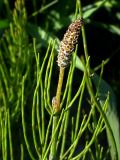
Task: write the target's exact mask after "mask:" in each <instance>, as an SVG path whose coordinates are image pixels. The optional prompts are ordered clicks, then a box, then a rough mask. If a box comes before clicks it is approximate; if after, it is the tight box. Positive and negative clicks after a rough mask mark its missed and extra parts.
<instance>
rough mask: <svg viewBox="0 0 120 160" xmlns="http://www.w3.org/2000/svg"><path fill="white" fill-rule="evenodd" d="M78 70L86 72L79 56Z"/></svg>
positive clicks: (77, 59) (77, 60)
mask: <svg viewBox="0 0 120 160" xmlns="http://www.w3.org/2000/svg"><path fill="white" fill-rule="evenodd" d="M76 68H78V69H79V70H81V71H84V66H83V64H82V62H81V60H80V58H79V57H78V56H77V57H76Z"/></svg>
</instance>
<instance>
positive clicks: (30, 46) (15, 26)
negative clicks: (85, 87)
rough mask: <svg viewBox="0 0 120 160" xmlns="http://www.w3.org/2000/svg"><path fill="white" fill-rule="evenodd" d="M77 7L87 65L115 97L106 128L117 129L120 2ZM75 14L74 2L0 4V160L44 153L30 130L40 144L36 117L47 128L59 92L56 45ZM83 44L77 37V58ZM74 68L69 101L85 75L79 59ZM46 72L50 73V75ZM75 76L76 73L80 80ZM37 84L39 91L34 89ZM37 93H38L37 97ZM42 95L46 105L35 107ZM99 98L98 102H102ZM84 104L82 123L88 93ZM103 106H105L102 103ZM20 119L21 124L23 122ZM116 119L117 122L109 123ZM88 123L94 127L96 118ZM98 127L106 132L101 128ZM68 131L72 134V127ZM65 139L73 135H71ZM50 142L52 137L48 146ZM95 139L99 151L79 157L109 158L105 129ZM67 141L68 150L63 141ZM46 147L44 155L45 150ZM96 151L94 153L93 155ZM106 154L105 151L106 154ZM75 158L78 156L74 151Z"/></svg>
mask: <svg viewBox="0 0 120 160" xmlns="http://www.w3.org/2000/svg"><path fill="white" fill-rule="evenodd" d="M81 3H82V10H83V18H84V20H85V31H86V38H87V45H88V53H89V55H90V57H91V58H90V65H91V68H92V69H93V71H94V72H96V73H97V74H98V75H99V74H101V73H102V74H101V75H100V76H99V77H100V78H104V79H105V80H106V81H107V82H109V83H110V85H111V88H110V89H112V91H111V93H112V92H113V91H114V92H115V95H114V93H112V95H113V96H112V98H113V99H112V102H111V103H110V105H111V104H113V105H112V107H114V109H113V108H112V107H111V108H112V109H110V113H111V114H113V115H112V116H108V119H109V123H110V124H111V122H112V123H113V124H112V125H111V127H112V126H114V125H115V124H117V125H118V126H119V121H118V116H117V113H119V112H120V109H119V108H120V106H119V104H120V100H119V96H120V92H119V90H120V83H119V82H120V67H119V62H120V53H119V52H120V26H119V24H120V11H119V8H120V2H119V1H117V0H99V1H98V0H96V1H95V0H93V1H87V0H85V1H81ZM76 10H77V1H72V0H67V1H65V0H55V1H52V0H49V1H48V0H47V1H46V0H41V1H38V0H30V1H28V0H26V1H23V0H16V1H12V0H11V1H9V0H1V1H0V159H3V160H7V159H18V155H21V157H20V156H19V157H20V158H19V159H21V160H22V159H31V158H30V157H33V155H31V153H33V154H34V155H36V156H35V159H38V157H39V159H41V156H37V154H36V151H37V153H38V155H39V153H41V152H42V151H41V150H39V149H40V148H41V147H38V146H34V145H33V143H35V144H36V142H33V141H34V140H35V138H34V130H35V132H37V135H36V139H38V138H40V142H41V141H42V140H43V139H44V138H43V137H44V135H45V133H41V131H39V127H38V126H39V123H40V121H39V115H37V113H39V112H40V113H41V117H42V116H43V117H44V123H42V125H41V127H42V131H43V130H44V129H43V128H44V127H45V128H46V127H47V125H48V122H49V123H50V114H51V112H52V106H51V100H52V97H53V96H55V92H56V87H57V80H58V72H59V69H58V67H57V64H56V60H57V50H58V45H59V42H60V40H61V39H62V37H63V34H64V33H65V31H66V29H67V27H68V26H69V24H70V23H71V22H72V21H74V19H75V13H76V12H77V11H76ZM33 38H34V39H33ZM82 43H83V42H82V39H81V38H80V39H79V44H78V51H77V54H78V57H81V56H83V55H84V48H83V44H82ZM53 54H54V55H53ZM78 57H77V58H78ZM73 59H74V58H73ZM102 60H104V61H105V64H104V65H105V66H104V72H101V66H102V65H101V62H102ZM73 61H74V60H73ZM44 63H45V64H44ZM75 63H76V65H75V66H76V68H78V69H75V71H74V78H73V86H72V88H73V92H72V94H71V97H72V98H73V96H74V95H75V94H76V92H77V90H78V87H79V83H80V81H82V78H80V77H82V74H83V73H82V72H80V70H82V69H81V68H82V67H81V66H80V64H82V62H81V61H80V59H79V58H78V60H77V61H76V62H75ZM43 64H44V65H43ZM77 64H78V65H77ZM42 66H43V68H42ZM75 66H74V65H73V66H72V67H73V68H74V67H75ZM68 68H69V67H68ZM47 69H48V70H47ZM46 70H47V71H46ZM71 70H72V69H71ZM73 70H74V69H73ZM83 70H84V69H83ZM49 72H50V74H48V73H49ZM69 72H70V71H69V69H67V70H66V75H65V84H64V85H63V88H64V89H65V87H66V82H67V80H68V79H67V76H68V73H69ZM52 73H54V74H52ZM47 74H48V75H47ZM78 74H80V77H79V76H78ZM39 77H40V78H39ZM45 77H46V78H45ZM96 77H97V76H96ZM96 77H93V83H94V85H95V86H96V85H98V79H99V78H98V79H97V80H96ZM68 78H69V77H68ZM51 79H52V80H51ZM71 79H72V78H71ZM96 83H97V84H96ZM103 83H104V82H103ZM103 83H102V84H103ZM39 84H40V88H39V89H36V88H37V86H39ZM47 84H48V86H47ZM50 86H51V87H50ZM45 87H46V88H45ZM100 87H103V88H104V87H106V84H103V86H102V85H100ZM103 88H102V89H101V90H100V91H99V93H100V94H103V95H105V94H106V93H107V91H108V90H109V91H110V89H109V87H108V84H107V91H106V92H104V91H105V90H104V91H103ZM36 90H40V91H39V93H38V92H37V91H36ZM44 91H45V92H44ZM48 92H49V94H48V95H42V93H43V94H44V93H46V94H47V93H48ZM62 94H63V93H62ZM45 96H46V97H47V101H45V102H42V101H41V102H39V100H38V99H42V100H43V101H44V97H45ZM100 96H101V95H100ZM100 96H99V98H100V99H102V98H101V97H100ZM114 97H115V98H114ZM72 98H70V99H72ZM84 99H85V101H87V102H84V103H85V104H84V103H83V106H85V108H82V109H81V110H82V111H81V119H82V118H83V119H84V118H85V117H84V116H85V114H88V113H89V112H90V108H88V106H89V105H90V106H92V103H91V102H89V96H88V93H85V95H84ZM116 99H117V104H116ZM37 102H39V103H41V106H42V105H43V106H44V103H45V106H49V107H46V108H45V109H46V110H47V111H44V113H43V110H42V111H39V109H40V108H39V106H40V104H37ZM103 102H106V99H105V100H104V101H103ZM64 103H65V102H64ZM89 103H90V104H89ZM101 103H102V102H101ZM76 104H78V101H76ZM108 104H109V103H108ZM35 105H36V106H38V108H37V109H36V111H34V108H33V106H35ZM21 106H22V107H21ZM23 106H24V108H23ZM103 106H104V105H103ZM108 106H109V105H108ZM105 108H106V106H105ZM113 110H115V118H112V119H111V117H114V112H113ZM34 112H36V115H37V118H38V119H37V121H38V126H37V125H34V114H33V113H34ZM72 112H73V115H72V117H74V115H75V113H74V112H75V110H73V108H72ZM95 113H96V114H98V115H99V113H98V112H96V111H95ZM23 114H24V115H23ZM99 116H100V115H99ZM31 117H32V118H33V119H32V118H31ZM24 118H25V123H24V121H23V120H24ZM35 118H36V117H35ZM61 118H62V117H61ZM97 120H98V119H97ZM114 120H115V122H113V121H114ZM92 121H93V122H94V118H93V120H92ZM42 122H43V121H42ZM84 124H85V123H84ZM24 125H25V126H24ZM94 125H95V124H94ZM117 125H116V126H117ZM24 127H25V128H24ZM91 127H92V126H91V123H90V126H89V127H88V128H87V129H86V132H85V137H84V138H83V140H82V141H81V143H82V147H83V144H84V143H85V142H86V144H87V141H89V137H90V136H91V134H92V129H93V128H94V127H93V128H92V129H91ZM102 127H103V128H104V124H103V126H102ZM102 127H101V128H102ZM31 128H32V129H31ZM24 129H25V132H27V134H26V135H27V138H26V137H25V136H26V135H25V134H24V133H25V132H24V131H23V130H24ZM68 129H71V126H69V127H68ZM31 130H32V131H31ZM90 130H91V133H90ZM114 130H115V129H114ZM116 130H117V131H116V133H117V134H116V133H114V136H115V137H117V138H118V137H119V133H118V132H119V129H116ZM23 132H24V133H23ZM32 132H33V133H32ZM50 132H51V130H50ZM40 133H41V135H40ZM32 134H33V137H32ZM39 135H40V137H39ZM68 136H69V137H70V136H71V134H70V133H69V132H68ZM108 137H109V136H108ZM117 138H116V141H117ZM49 139H50V136H49V138H48V141H49ZM68 139H69V138H68ZM108 139H109V138H108ZM97 140H98V141H101V143H100V144H99V143H98V142H95V144H97V145H98V144H99V145H98V146H97V147H96V146H92V147H91V148H90V149H89V154H88V155H85V156H83V158H86V157H87V158H88V157H89V158H90V159H95V158H98V157H99V156H100V155H101V159H103V158H104V159H107V158H110V152H109V147H108V143H109V142H107V136H106V131H105V130H104V129H103V132H102V136H101V137H100V138H98V139H96V141H97ZM27 141H28V142H29V145H28V142H27ZM36 141H37V140H36ZM66 141H67V144H68V146H69V140H67V138H66ZM118 142H119V139H118ZM26 144H27V145H26ZM48 144H49V143H47V145H48ZM118 145H119V144H118ZM8 146H9V147H8ZM26 146H27V147H26ZM39 146H40V144H39ZM101 146H102V147H101ZM95 147H96V148H95ZM45 148H46V150H47V147H46V146H45ZM66 148H67V146H66ZM95 149H96V152H95V153H94V150H95ZM46 150H45V151H44V154H45V152H46ZM78 150H79V149H78ZM80 150H81V148H80ZM104 150H107V151H106V152H105V151H104ZM75 154H77V149H76V152H75ZM119 154H120V153H119ZM33 159H34V158H33Z"/></svg>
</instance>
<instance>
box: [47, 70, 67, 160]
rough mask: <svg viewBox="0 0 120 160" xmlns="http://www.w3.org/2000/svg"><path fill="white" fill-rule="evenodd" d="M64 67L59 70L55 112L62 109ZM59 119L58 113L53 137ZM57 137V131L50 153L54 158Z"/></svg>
mask: <svg viewBox="0 0 120 160" xmlns="http://www.w3.org/2000/svg"><path fill="white" fill-rule="evenodd" d="M64 71H65V69H64V68H60V72H59V80H58V86H57V92H56V97H55V98H56V101H57V105H54V104H53V111H54V112H55V113H58V112H59V111H60V96H61V90H62V84H63V78H64ZM58 120H59V115H58V114H56V115H55V116H54V117H53V126H52V138H53V135H54V132H55V129H56V126H57V124H58ZM57 138H58V133H57V131H56V134H55V135H54V140H53V143H52V146H51V153H50V158H51V159H52V160H55V159H56V152H57Z"/></svg>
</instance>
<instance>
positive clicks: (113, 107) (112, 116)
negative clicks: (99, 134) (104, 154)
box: [92, 73, 120, 160]
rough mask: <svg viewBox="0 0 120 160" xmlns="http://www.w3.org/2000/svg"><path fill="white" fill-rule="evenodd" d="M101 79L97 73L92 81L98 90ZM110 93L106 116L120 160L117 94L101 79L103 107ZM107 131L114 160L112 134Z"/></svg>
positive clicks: (100, 89) (100, 95)
mask: <svg viewBox="0 0 120 160" xmlns="http://www.w3.org/2000/svg"><path fill="white" fill-rule="evenodd" d="M99 79H100V77H99V76H98V75H97V74H96V73H95V74H94V76H93V77H92V80H93V82H94V84H95V86H96V88H97V86H98V83H99ZM108 92H109V93H110V98H109V103H108V109H107V112H106V115H107V118H108V121H109V123H110V126H111V129H112V131H113V135H114V138H115V142H116V145H117V150H118V156H119V159H120V153H119V149H120V126H119V119H118V116H117V104H116V97H115V94H114V92H113V90H112V88H111V86H110V85H109V84H108V83H106V82H105V81H104V80H103V79H101V82H100V86H99V92H98V96H99V100H100V104H101V106H103V105H104V103H105V100H106V98H107V94H108ZM106 131H107V137H108V143H109V147H110V152H111V157H112V160H114V157H115V152H114V146H113V144H112V143H111V137H110V134H109V131H108V129H107V128H106Z"/></svg>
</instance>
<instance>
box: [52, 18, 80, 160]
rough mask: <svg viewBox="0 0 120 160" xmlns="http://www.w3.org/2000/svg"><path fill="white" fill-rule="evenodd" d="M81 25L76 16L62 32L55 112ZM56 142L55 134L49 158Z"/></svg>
mask: <svg viewBox="0 0 120 160" xmlns="http://www.w3.org/2000/svg"><path fill="white" fill-rule="evenodd" d="M82 26H83V19H80V18H78V19H77V20H75V21H74V22H73V23H71V24H70V26H69V27H68V30H67V32H66V33H65V34H64V37H63V40H62V41H61V43H60V47H59V50H58V57H57V58H58V59H57V64H58V66H59V70H60V71H59V80H58V86H57V92H56V97H53V99H52V106H53V112H54V113H55V114H56V113H58V112H60V109H61V108H60V96H61V89H62V84H63V78H64V71H65V68H66V67H67V66H68V64H69V63H70V60H71V54H72V52H73V50H74V49H75V45H76V44H77V42H78V37H79V34H80V29H81V27H82ZM58 118H59V117H58V114H57V115H55V116H54V117H53V129H52V132H53V133H54V131H55V128H56V125H57V123H58ZM56 142H57V134H56V135H55V137H54V141H53V144H52V146H51V155H50V158H51V159H55V158H56Z"/></svg>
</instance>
